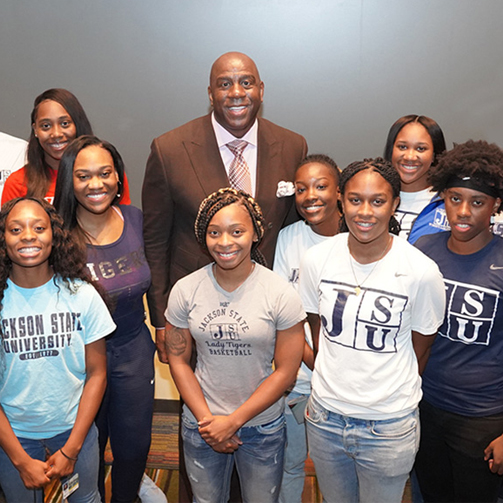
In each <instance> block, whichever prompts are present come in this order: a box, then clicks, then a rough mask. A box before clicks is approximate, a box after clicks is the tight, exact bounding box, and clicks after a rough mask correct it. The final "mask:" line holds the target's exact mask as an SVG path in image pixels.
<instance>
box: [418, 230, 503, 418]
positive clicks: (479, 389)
mask: <svg viewBox="0 0 503 503" xmlns="http://www.w3.org/2000/svg"><path fill="white" fill-rule="evenodd" d="M450 235H451V234H450V232H441V233H439V234H432V235H429V236H423V237H422V238H420V239H419V240H418V241H417V243H416V246H417V247H418V248H419V249H420V250H421V251H422V252H424V253H425V254H426V255H428V256H429V257H430V258H431V259H433V260H434V261H435V262H436V263H437V264H438V266H439V268H440V271H441V272H442V274H443V276H444V282H445V290H446V295H447V303H446V316H445V320H444V323H443V325H442V326H441V327H440V329H439V332H438V335H437V337H436V339H435V342H434V343H433V346H432V349H431V355H430V358H429V360H428V365H427V367H426V370H425V372H424V374H423V392H424V398H425V399H426V400H427V401H428V402H430V403H431V404H432V405H434V406H436V407H439V408H441V409H444V410H447V411H451V412H454V413H457V414H462V415H465V416H488V415H492V414H499V413H502V412H503V305H502V299H501V295H502V291H503V239H502V238H500V237H499V236H494V237H493V239H492V240H491V242H490V243H489V244H488V245H487V246H485V247H484V248H483V249H482V250H480V251H478V252H477V253H473V254H471V255H458V254H456V253H453V252H452V251H450V250H449V249H448V248H447V240H448V239H449V237H450Z"/></svg>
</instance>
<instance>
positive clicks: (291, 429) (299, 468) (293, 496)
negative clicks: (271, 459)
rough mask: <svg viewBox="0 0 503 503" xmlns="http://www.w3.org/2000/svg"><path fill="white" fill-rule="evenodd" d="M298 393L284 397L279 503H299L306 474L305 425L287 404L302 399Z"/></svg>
mask: <svg viewBox="0 0 503 503" xmlns="http://www.w3.org/2000/svg"><path fill="white" fill-rule="evenodd" d="M303 396H305V395H301V394H300V393H293V392H291V393H289V394H288V396H287V397H286V406H285V420H286V448H285V468H284V470H283V482H282V483H281V491H280V493H279V501H280V503H301V500H302V490H303V489H304V479H305V478H306V473H305V471H304V464H305V461H306V458H307V437H306V423H305V422H303V423H301V424H299V423H298V422H297V420H296V419H295V417H294V415H293V413H292V411H291V409H290V407H289V406H288V404H289V403H290V402H292V401H294V400H295V399H297V398H300V397H303Z"/></svg>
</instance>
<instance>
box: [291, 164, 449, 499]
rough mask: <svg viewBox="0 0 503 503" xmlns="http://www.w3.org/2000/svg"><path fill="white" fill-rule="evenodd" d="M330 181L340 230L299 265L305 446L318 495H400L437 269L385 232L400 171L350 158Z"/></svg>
mask: <svg viewBox="0 0 503 503" xmlns="http://www.w3.org/2000/svg"><path fill="white" fill-rule="evenodd" d="M339 190H340V197H341V202H342V208H343V216H342V225H341V231H342V232H341V233H339V234H338V235H336V236H334V237H332V238H330V239H329V240H326V241H323V242H322V243H320V244H318V245H317V246H314V247H312V248H310V249H309V250H307V252H306V253H305V255H304V259H303V261H302V263H301V268H300V274H299V277H300V288H299V291H300V294H301V297H302V301H303V305H304V306H305V308H306V311H307V313H308V321H309V323H310V325H311V331H312V335H313V342H314V348H315V353H316V352H317V350H318V348H320V351H319V353H318V354H317V356H316V362H315V367H314V373H313V379H312V394H311V397H310V399H309V402H308V406H307V410H306V429H307V435H308V442H309V449H310V451H309V452H310V455H311V457H312V459H313V461H314V465H315V468H316V475H317V478H318V482H319V484H320V489H321V492H322V493H323V496H324V497H325V498H326V500H327V501H347V502H353V503H354V502H358V501H388V502H400V501H401V499H402V493H403V488H404V486H405V481H406V480H407V478H408V475H409V471H410V469H411V468H412V464H413V462H414V457H415V454H416V451H417V446H418V441H419V417H418V410H417V405H418V402H419V399H420V396H421V390H420V387H421V379H420V377H419V375H420V373H421V372H422V370H423V369H424V366H425V365H426V362H427V360H428V352H429V347H430V345H431V343H432V342H433V337H430V336H431V335H433V334H435V333H436V330H437V328H438V326H439V325H440V323H441V321H442V318H443V313H444V302H445V299H444V288H443V283H442V277H441V275H440V272H439V270H438V268H437V267H436V265H435V264H434V262H433V261H432V260H430V259H428V257H426V256H425V255H423V254H422V253H421V252H418V250H417V249H415V248H414V247H413V246H411V245H410V244H409V243H407V242H406V241H405V240H403V239H400V238H398V237H396V236H394V235H393V234H392V233H395V234H396V233H397V231H398V228H399V227H398V223H397V222H396V220H395V219H394V217H393V212H394V210H395V209H396V207H397V204H398V201H399V197H398V195H399V192H400V177H399V175H398V173H397V172H396V170H395V169H394V168H393V167H392V166H391V164H389V163H387V162H385V161H384V160H383V159H380V158H377V159H365V160H364V161H361V162H354V163H352V164H350V165H349V166H348V167H347V168H346V169H344V170H343V171H342V173H341V175H340V182H339ZM345 231H347V232H345ZM347 428H350V429H351V431H352V432H353V433H352V435H351V439H349V441H348V438H347V435H346V432H347Z"/></svg>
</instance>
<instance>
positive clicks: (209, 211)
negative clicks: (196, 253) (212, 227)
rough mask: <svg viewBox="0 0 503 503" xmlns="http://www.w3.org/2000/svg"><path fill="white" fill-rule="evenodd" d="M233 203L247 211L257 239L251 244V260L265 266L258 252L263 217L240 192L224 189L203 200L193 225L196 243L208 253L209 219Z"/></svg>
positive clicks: (256, 206) (255, 204) (248, 198)
mask: <svg viewBox="0 0 503 503" xmlns="http://www.w3.org/2000/svg"><path fill="white" fill-rule="evenodd" d="M234 203H237V204H240V205H241V206H243V207H244V208H245V209H246V210H247V211H248V213H249V215H250V218H251V221H252V223H253V229H254V230H255V234H256V235H257V238H258V239H257V241H256V242H254V243H253V244H252V248H251V258H252V259H253V260H254V261H255V262H257V263H258V264H261V265H263V266H267V262H266V260H265V258H264V256H263V255H262V253H261V252H260V250H258V246H259V245H260V243H261V241H262V238H263V236H264V217H263V216H262V210H261V209H260V206H259V205H258V204H257V203H256V201H255V199H253V197H251V196H250V195H248V194H247V193H246V192H243V191H242V190H236V189H232V188H230V187H226V188H223V189H219V190H217V191H216V192H213V194H210V195H209V196H208V197H207V198H206V199H204V200H203V202H202V203H201V205H200V206H199V211H198V212H197V217H196V222H195V224H194V231H195V233H196V239H197V242H198V243H199V244H200V245H201V246H202V247H203V248H204V250H206V251H208V247H207V245H206V232H207V230H208V225H209V224H210V222H211V219H212V218H213V217H214V216H215V215H216V213H217V212H219V211H220V210H221V209H222V208H224V207H225V206H229V205H231V204H234Z"/></svg>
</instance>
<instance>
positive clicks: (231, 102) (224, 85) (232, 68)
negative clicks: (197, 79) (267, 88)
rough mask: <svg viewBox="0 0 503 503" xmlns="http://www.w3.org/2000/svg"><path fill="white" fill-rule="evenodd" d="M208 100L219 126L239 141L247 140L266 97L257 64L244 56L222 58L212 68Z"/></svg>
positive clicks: (237, 53)
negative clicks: (245, 138)
mask: <svg viewBox="0 0 503 503" xmlns="http://www.w3.org/2000/svg"><path fill="white" fill-rule="evenodd" d="M208 96H209V98H210V103H211V105H212V106H213V110H214V113H215V119H216V120H217V122H218V123H219V124H220V125H221V126H222V127H224V128H225V129H227V131H229V132H230V133H231V134H232V135H234V136H236V137H237V138H241V137H242V136H244V135H245V134H246V133H247V132H248V131H249V129H250V128H251V127H252V125H253V123H254V122H255V118H256V117H257V114H258V111H259V110H260V105H261V104H262V99H263V96H264V83H263V82H262V81H261V80H260V75H259V73H258V69H257V66H256V65H255V62H254V61H253V60H252V59H251V58H250V57H249V56H247V55H246V54H243V53H241V52H227V53H225V54H222V56H220V57H219V58H218V59H217V60H216V61H215V62H214V63H213V65H212V67H211V72H210V85H209V87H208Z"/></svg>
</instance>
